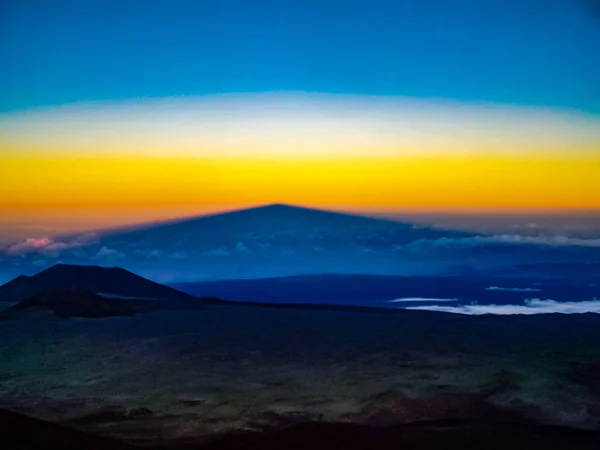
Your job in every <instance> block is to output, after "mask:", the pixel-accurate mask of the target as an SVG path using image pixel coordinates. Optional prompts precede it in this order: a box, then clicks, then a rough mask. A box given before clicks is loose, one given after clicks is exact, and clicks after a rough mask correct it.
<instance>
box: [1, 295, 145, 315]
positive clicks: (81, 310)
mask: <svg viewBox="0 0 600 450" xmlns="http://www.w3.org/2000/svg"><path fill="white" fill-rule="evenodd" d="M38 310H44V311H49V312H52V313H53V314H55V315H57V316H58V317H62V318H64V319H66V318H69V317H86V318H101V317H115V316H133V315H134V314H135V313H136V312H137V308H136V305H135V303H134V302H131V301H122V300H113V299H108V298H104V297H102V296H101V295H98V294H95V293H93V292H91V291H88V290H85V289H78V288H71V289H58V290H52V289H49V290H44V291H42V292H39V293H37V294H35V295H33V296H32V297H30V298H28V299H27V300H23V301H22V302H20V303H18V304H17V305H14V306H11V307H10V308H8V310H7V314H8V315H11V314H17V313H19V312H26V311H38Z"/></svg>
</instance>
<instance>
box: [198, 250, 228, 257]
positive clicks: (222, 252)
mask: <svg viewBox="0 0 600 450" xmlns="http://www.w3.org/2000/svg"><path fill="white" fill-rule="evenodd" d="M230 254H231V253H229V252H228V251H227V250H226V249H225V248H214V249H212V250H208V251H206V252H204V253H202V256H219V257H220V256H229V255H230Z"/></svg>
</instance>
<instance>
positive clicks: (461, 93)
mask: <svg viewBox="0 0 600 450" xmlns="http://www.w3.org/2000/svg"><path fill="white" fill-rule="evenodd" d="M589 6H590V2H588V1H587V0H485V1H483V0H414V1H409V0H406V1H400V0H398V1H389V2H386V1H377V0H370V1H352V0H345V1H341V0H337V1H331V0H321V1H312V0H303V1H297V0H288V1H285V0H276V1H263V0H252V1H251V0H248V1H244V0H238V1H231V0H218V1H217V0H215V1H201V0H199V1H178V0H169V1H159V0H146V1H111V0H85V1H81V0H77V1H33V0H3V1H2V2H1V3H0V8H1V9H0V40H1V42H2V45H1V46H0V61H2V62H3V66H4V67H3V69H2V70H0V112H7V111H14V110H21V109H27V108H30V107H37V106H46V105H57V104H65V103H71V102H80V101H89V100H119V99H131V98H138V97H164V96H187V95H204V94H211V93H219V92H263V91H270V92H272V91H309V92H328V93H347V94H369V95H394V96H410V97H419V98H446V99H458V100H469V101H483V102H493V103H504V104H513V105H538V106H549V107H558V108H573V109H579V110H582V111H586V112H592V113H600V81H599V80H600V51H599V50H598V49H600V16H598V15H594V14H593V9H592V8H589Z"/></svg>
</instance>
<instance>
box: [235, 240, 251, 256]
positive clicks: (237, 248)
mask: <svg viewBox="0 0 600 450" xmlns="http://www.w3.org/2000/svg"><path fill="white" fill-rule="evenodd" d="M234 251H235V252H236V253H250V249H249V248H248V247H246V245H245V244H244V243H243V242H238V243H237V245H236V246H235V248H234Z"/></svg>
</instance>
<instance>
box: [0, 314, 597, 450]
mask: <svg viewBox="0 0 600 450" xmlns="http://www.w3.org/2000/svg"><path fill="white" fill-rule="evenodd" d="M598 329H600V316H598V315H596V314H576V315H568V316H565V315H538V316H479V317H473V316H463V315H454V314H446V313H435V312H423V311H396V312H394V313H390V312H389V311H386V310H371V311H368V310H367V311H338V310H317V309H315V310H311V309H293V308H290V309H282V308H268V307H258V306H245V305H217V304H214V305H210V304H207V305H205V306H204V307H202V308H200V309H197V310H195V311H154V312H148V313H146V314H142V315H136V316H133V317H114V318H104V319H82V318H71V319H67V320H65V319H60V318H58V317H54V316H48V315H44V316H37V315H30V316H24V317H22V318H20V319H18V320H11V321H5V322H0V343H1V344H0V361H1V364H0V408H3V409H6V410H8V411H12V412H16V413H21V414H25V415H28V416H31V417H34V418H38V419H42V420H47V421H51V422H53V423H57V424H61V425H63V426H66V427H67V428H69V429H76V430H80V431H84V432H86V433H92V434H96V435H99V436H104V437H107V438H112V439H118V440H119V441H123V442H126V443H129V444H134V445H144V446H155V447H156V446H178V447H179V448H183V446H184V445H190V446H191V447H189V448H198V447H197V446H200V445H207V444H210V443H211V442H214V443H213V444H211V445H215V447H210V446H209V447H206V448H227V447H218V446H217V444H218V442H216V441H215V439H217V438H218V439H220V438H222V437H223V436H229V437H230V438H231V437H232V436H233V437H236V439H237V438H240V439H241V438H242V437H248V436H250V435H251V436H256V438H257V439H258V438H259V437H260V436H270V437H269V439H275V441H272V442H280V443H279V444H269V445H271V446H269V445H267V444H264V445H263V444H261V446H258V447H257V446H254V447H253V446H245V447H239V448H310V447H314V446H316V444H315V445H313V444H312V443H306V445H305V447H301V446H300V447H299V446H296V447H293V446H292V444H290V443H293V444H294V445H300V444H299V443H300V442H302V441H301V439H300V437H299V436H300V435H301V436H305V437H306V439H308V440H309V441H310V440H311V439H313V438H311V435H314V436H317V437H315V438H314V439H315V440H317V439H321V440H322V439H325V438H318V436H329V435H331V436H332V437H331V439H334V438H335V439H338V437H339V438H340V439H346V440H345V441H343V442H345V443H344V444H342V445H338V444H335V445H333V446H330V447H329V448H366V447H352V446H351V444H354V443H360V442H366V441H372V440H374V439H379V437H381V439H383V440H385V441H386V442H388V441H387V440H388V437H387V436H392V437H389V442H395V441H396V440H397V439H401V440H402V439H406V440H407V441H406V442H414V443H415V445H417V444H419V445H421V444H423V445H425V444H427V445H429V444H428V443H431V445H432V446H430V447H427V446H425V447H418V446H416V447H411V446H409V445H408V444H406V445H405V446H404V447H388V448H449V447H435V446H433V445H434V444H435V442H441V443H442V444H443V443H444V442H446V441H447V437H441V436H455V437H456V439H458V441H457V442H461V444H460V445H463V444H462V443H464V446H463V447H462V448H486V449H487V448H519V447H516V446H515V445H513V444H512V443H511V441H510V440H506V439H512V437H511V436H516V437H517V438H518V436H524V437H523V438H522V439H523V442H528V443H530V444H531V445H528V446H525V447H522V448H573V449H577V448H583V449H585V448H594V447H590V446H589V445H588V444H586V442H588V441H586V439H588V437H589V439H592V440H593V439H595V438H596V437H597V435H596V434H594V433H595V432H597V431H598V430H600V333H598ZM448 420H450V421H451V422H447V421H448ZM307 422H308V423H310V424H311V425H306V423H307ZM423 422H425V423H428V425H424V426H421V425H418V426H417V425H416V424H418V423H423ZM481 422H483V423H484V425H481ZM331 423H338V424H340V423H341V425H328V424H331ZM349 425H355V426H352V427H350V428H345V427H348V426H349ZM480 425H481V426H480ZM398 426H402V427H401V428H400V429H398V428H397V427H398ZM542 426H550V427H552V426H554V427H561V428H543V427H542ZM290 427H291V428H290ZM306 427H308V428H306ZM372 427H374V428H372ZM381 427H389V428H386V430H381V429H380V428H381ZM503 427H508V429H507V428H503ZM562 427H567V429H566V430H564V429H563V428H562ZM274 430H287V431H278V432H275V431H274ZM398 430H408V431H398ZM423 430H425V431H423ZM507 430H510V431H507ZM552 430H555V431H556V433H557V434H553V433H554V431H552ZM569 430H571V431H569ZM573 430H575V431H573ZM263 431H264V432H266V433H267V434H265V435H262V434H257V435H255V434H254V433H260V432H263ZM311 433H312V434H311ZM407 433H408V434H407ZM561 433H564V436H587V437H582V438H581V439H582V440H581V441H577V440H574V441H572V442H573V443H576V442H581V444H579V443H578V444H577V445H575V446H573V445H572V446H568V447H564V446H563V447H560V446H557V445H558V443H559V442H566V441H568V440H569V439H572V438H567V437H564V438H560V436H559V435H561ZM570 433H571V434H570ZM361 436H363V437H364V439H363V438H362V437H361ZM403 436H404V437H403ZM406 436H413V437H411V438H409V437H406ZM501 436H504V438H505V440H501V439H500V437H501ZM552 436H557V437H555V438H554V437H552ZM549 437H551V438H549ZM480 438H481V439H484V441H478V440H477V439H480ZM504 438H503V439H504ZM517 438H516V439H517ZM228 439H229V438H228ZM265 439H266V437H265ZM277 439H281V440H282V441H277ZM326 439H329V438H326ZM361 439H362V441H361ZM461 439H463V440H462V441H461ZM465 439H466V440H465ZM561 439H563V440H562V441H561ZM577 439H579V438H577ZM488 441H489V444H487V443H486V444H485V445H483V444H481V442H488ZM281 442H285V443H286V444H285V445H286V446H285V447H282V445H283V444H281ZM403 442H404V441H403ZM473 442H475V443H476V442H479V444H474V443H473ZM498 442H502V443H504V447H498V446H496V447H494V446H493V445H496V444H495V443H498ZM545 443H548V445H554V446H553V447H552V446H547V447H544V445H546V444H545ZM534 444H535V445H538V444H539V445H538V447H535V445H534ZM219 445H220V444H219ZM232 445H233V444H232ZM236 445H237V444H236ZM245 445H246V444H245ZM247 445H250V444H247ZM257 445H258V444H257ZM276 445H279V447H277V446H276ZM382 445H383V444H382ZM394 445H395V444H394ZM411 445H412V444H411ZM440 445H441V444H440ZM469 445H471V447H469ZM477 445H479V447H477ZM586 445H588V446H587V447H586ZM231 448H238V447H231ZM317 448H318V447H317ZM320 448H324V447H320ZM325 448H327V447H325ZM369 448H372V447H369ZM382 448H386V447H382ZM453 448H456V447H453ZM599 448H600V447H599Z"/></svg>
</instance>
